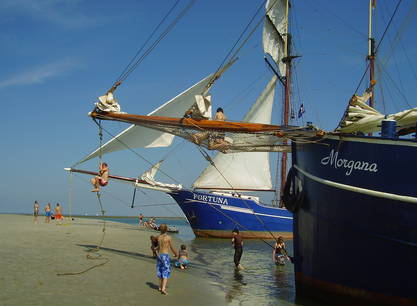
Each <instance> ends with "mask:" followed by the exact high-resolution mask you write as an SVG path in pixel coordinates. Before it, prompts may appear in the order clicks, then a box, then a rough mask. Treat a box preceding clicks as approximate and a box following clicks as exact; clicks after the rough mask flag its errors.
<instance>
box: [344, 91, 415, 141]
mask: <svg viewBox="0 0 417 306" xmlns="http://www.w3.org/2000/svg"><path fill="white" fill-rule="evenodd" d="M370 97H371V93H370V92H368V91H365V93H364V94H363V95H362V96H358V95H354V96H353V97H352V98H351V99H350V101H349V106H348V109H347V112H346V115H345V116H344V118H343V119H342V121H341V123H340V125H339V128H338V129H337V130H336V131H338V132H341V133H355V132H361V133H373V132H378V131H380V130H381V121H382V120H383V119H388V120H395V121H397V129H406V128H409V127H414V126H415V124H416V122H417V108H412V109H409V110H405V111H402V112H399V113H396V114H391V115H383V114H381V113H380V112H378V111H377V110H376V109H374V108H372V107H370V106H369V105H367V104H366V101H368V99H369V98H370Z"/></svg>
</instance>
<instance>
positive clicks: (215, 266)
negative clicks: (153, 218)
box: [106, 217, 321, 305]
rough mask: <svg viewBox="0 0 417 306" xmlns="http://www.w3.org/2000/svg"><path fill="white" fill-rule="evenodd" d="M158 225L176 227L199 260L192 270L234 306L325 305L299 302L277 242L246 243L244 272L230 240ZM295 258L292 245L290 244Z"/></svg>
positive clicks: (178, 222) (186, 228)
mask: <svg viewBox="0 0 417 306" xmlns="http://www.w3.org/2000/svg"><path fill="white" fill-rule="evenodd" d="M106 220H111V221H116V222H123V223H129V224H137V218H133V217H132V218H111V219H106ZM157 223H159V224H160V223H166V224H168V225H171V226H176V227H177V228H178V229H179V233H178V234H172V235H173V236H176V237H177V238H179V239H181V240H183V241H184V243H185V244H186V245H187V246H188V248H189V249H190V250H191V251H192V252H193V253H195V254H197V256H196V257H194V258H193V261H192V269H195V270H197V271H199V272H198V273H201V274H202V277H208V278H209V279H210V280H211V283H212V285H213V286H215V287H216V288H218V289H219V290H221V291H222V292H223V293H224V296H225V300H226V301H227V302H228V303H230V305H321V304H318V303H315V302H313V301H310V300H304V299H299V298H297V297H296V294H295V284H294V270H293V265H292V264H291V263H290V262H287V264H286V265H285V266H276V265H275V264H274V263H273V261H272V247H271V246H272V245H273V241H266V242H265V241H262V240H248V239H246V240H245V241H244V251H243V255H242V260H241V264H242V265H243V266H244V267H245V269H244V270H242V271H235V268H234V263H233V254H234V250H233V248H232V245H231V240H230V239H212V238H211V239H208V238H196V237H195V236H194V234H193V232H192V230H191V228H190V227H189V225H188V223H187V222H186V221H185V220H177V219H176V220H169V219H158V220H157ZM286 246H287V249H288V251H289V253H290V254H292V241H287V242H286Z"/></svg>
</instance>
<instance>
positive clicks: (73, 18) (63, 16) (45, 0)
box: [0, 0, 97, 28]
mask: <svg viewBox="0 0 417 306" xmlns="http://www.w3.org/2000/svg"><path fill="white" fill-rule="evenodd" d="M82 2H83V0H2V1H0V12H1V15H2V16H3V17H4V15H6V16H7V15H8V14H10V13H11V14H12V16H13V15H24V16H26V17H30V18H33V19H37V20H45V21H48V22H52V23H55V24H59V25H62V26H65V27H70V28H80V27H84V26H86V25H89V24H91V23H93V22H96V21H97V20H95V21H94V20H93V19H92V18H91V17H87V16H86V15H84V14H83V13H82V12H81V11H80V7H81V6H82ZM9 17H10V16H9ZM4 18H6V17H4ZM2 19H3V18H2ZM2 22H3V23H4V21H2Z"/></svg>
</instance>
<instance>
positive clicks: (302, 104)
mask: <svg viewBox="0 0 417 306" xmlns="http://www.w3.org/2000/svg"><path fill="white" fill-rule="evenodd" d="M305 112H306V110H305V109H304V103H301V105H300V109H299V110H298V118H301V117H302V116H303V114H304V113H305Z"/></svg>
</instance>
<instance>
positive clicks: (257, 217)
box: [169, 190, 293, 239]
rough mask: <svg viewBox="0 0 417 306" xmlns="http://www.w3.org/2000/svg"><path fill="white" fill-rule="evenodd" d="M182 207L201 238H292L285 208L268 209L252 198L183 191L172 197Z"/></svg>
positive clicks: (290, 217)
mask: <svg viewBox="0 0 417 306" xmlns="http://www.w3.org/2000/svg"><path fill="white" fill-rule="evenodd" d="M169 194H170V195H171V196H172V197H173V198H174V199H175V201H176V202H177V203H178V205H179V206H180V208H181V209H182V211H183V212H184V214H185V216H186V217H187V219H188V221H189V223H190V226H191V228H192V229H193V231H194V233H195V235H196V236H197V237H217V238H229V237H232V230H233V229H234V228H238V229H239V231H240V233H241V235H242V236H243V237H244V238H266V239H273V238H274V237H275V238H277V237H278V236H283V237H284V238H292V223H293V217H292V214H291V213H290V212H288V211H287V210H286V209H283V208H276V207H268V206H263V205H260V204H258V203H257V201H256V200H255V199H253V198H250V197H245V198H244V197H243V196H242V197H239V196H233V195H231V194H224V193H221V194H220V193H207V192H196V191H191V190H179V191H175V192H172V193H169Z"/></svg>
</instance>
